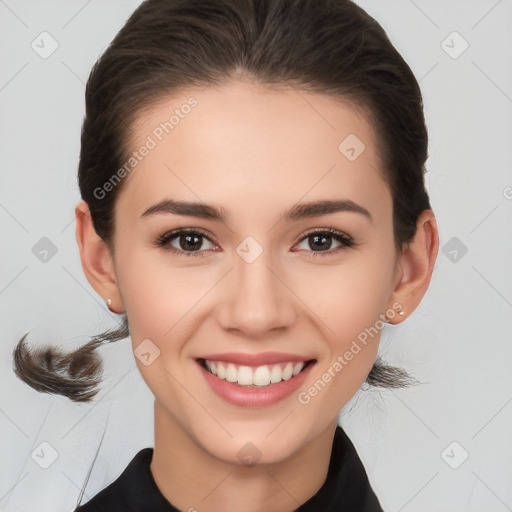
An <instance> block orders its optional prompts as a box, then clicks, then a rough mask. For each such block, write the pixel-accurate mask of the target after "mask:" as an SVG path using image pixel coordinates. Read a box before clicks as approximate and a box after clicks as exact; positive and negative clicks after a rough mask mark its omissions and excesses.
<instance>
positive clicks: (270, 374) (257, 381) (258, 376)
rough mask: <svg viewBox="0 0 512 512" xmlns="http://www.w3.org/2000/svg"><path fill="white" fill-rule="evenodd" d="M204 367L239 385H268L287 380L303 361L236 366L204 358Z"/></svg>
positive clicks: (302, 364)
mask: <svg viewBox="0 0 512 512" xmlns="http://www.w3.org/2000/svg"><path fill="white" fill-rule="evenodd" d="M205 363H206V367H207V368H208V369H209V370H210V372H211V373H213V375H217V377H218V378H219V379H226V380H227V381H228V382H237V383H238V385H239V386H268V385H269V384H276V383H278V382H281V381H282V380H289V379H291V378H292V377H295V376H296V375H298V374H299V373H300V372H301V371H302V369H303V368H304V365H305V364H306V363H305V362H303V361H300V362H297V363H293V362H288V363H281V364H274V365H264V366H258V367H257V368H254V369H253V368H251V367H250V366H237V365H234V364H233V363H227V364H226V363H223V362H221V361H208V360H207V359H205Z"/></svg>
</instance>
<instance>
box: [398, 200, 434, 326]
mask: <svg viewBox="0 0 512 512" xmlns="http://www.w3.org/2000/svg"><path fill="white" fill-rule="evenodd" d="M438 250H439V233H438V230H437V223H436V218H435V216H434V212H433V211H432V210H424V211H423V212H422V213H421V215H420V216H419V218H418V221H417V222H416V233H415V235H414V237H413V238H412V240H410V241H409V242H407V243H406V244H404V247H403V250H402V253H401V254H400V256H399V261H398V265H399V269H398V270H399V272H398V277H397V280H396V282H395V288H394V290H393V293H392V296H391V301H390V304H394V303H396V302H398V303H399V304H401V306H402V311H403V312H404V314H403V315H402V316H400V315H395V316H394V318H393V319H390V320H389V323H392V324H398V323H400V322H402V321H403V320H405V319H406V318H407V316H409V315H410V314H411V313H412V312H413V311H414V310H415V309H416V308H417V307H418V305H419V303H420V302H421V299H422V298H423V296H424V295H425V292H426V291H427V288H428V285H429V283H430V279H431V277H432V272H433V270H434V264H435V262H436V258H437V253H438ZM395 306H396V304H395ZM393 309H396V307H395V308H393Z"/></svg>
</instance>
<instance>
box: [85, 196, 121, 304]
mask: <svg viewBox="0 0 512 512" xmlns="http://www.w3.org/2000/svg"><path fill="white" fill-rule="evenodd" d="M75 217H76V241H77V243H78V248H79V250H80V260H81V261H82V268H83V270H84V273H85V276H86V277H87V280H88V281H89V283H90V284H91V286H92V287H93V288H94V289H95V290H96V292H97V293H98V295H100V296H101V297H102V298H103V300H104V301H106V300H107V299H110V300H111V301H112V304H111V305H110V306H109V309H110V311H112V312H113V313H123V312H124V311H123V309H124V306H123V301H122V298H121V294H120V292H119V288H118V286H117V279H116V275H115V271H114V261H113V258H112V254H111V253H110V249H109V248H108V246H107V244H106V243H105V242H104V241H103V240H102V239H101V238H100V237H99V236H98V234H97V233H96V231H95V229H94V226H93V223H92V218H91V212H90V210H89V206H88V205H87V203H86V202H85V201H80V202H79V203H78V205H77V206H76V208H75Z"/></svg>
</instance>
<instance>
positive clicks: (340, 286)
mask: <svg viewBox="0 0 512 512" xmlns="http://www.w3.org/2000/svg"><path fill="white" fill-rule="evenodd" d="M191 96H193V97H194V98H196V100H197V102H198V104H197V106H196V107H195V108H193V109H192V110H191V111H190V113H189V114H188V115H187V116H185V117H184V118H183V119H181V120H180V122H179V124H177V125H176V126H175V127H174V128H173V130H172V131H170V133H168V134H164V136H163V137H162V140H161V141H160V142H158V141H157V142H158V144H157V146H156V147H155V148H154V149H152V150H151V151H150V152H149V154H148V155H147V156H146V157H145V158H143V160H142V161H141V162H140V163H138V165H137V166H136V168H135V169H134V170H133V171H132V172H131V174H130V175H129V178H128V180H127V182H126V183H125V184H124V188H123V189H122V191H121V193H120V195H119V198H118V202H117V204H116V210H115V215H116V221H115V236H114V240H113V255H112V253H111V252H110V251H109V249H108V248H107V247H106V245H105V244H104V243H103V242H102V241H101V240H100V239H99V238H98V237H97V235H96V233H95V232H94V230H93V228H92V223H91V219H90V214H89V212H88V209H87V205H86V204H85V203H83V202H81V203H80V204H79V205H78V206H77V209H76V215H77V240H78V244H79V247H80V253H81V258H82V264H83V268H84V272H85V273H86V276H87V278H88V279H89V282H90V283H91V285H92V286H93V287H94V288H95V289H96V291H97V292H98V293H99V294H100V295H101V296H102V297H103V299H106V298H107V297H110V298H111V299H112V309H113V310H115V311H116V312H118V313H123V312H126V314H127V316H128V320H129V324H130V332H131V338H132V343H133V348H134V349H135V348H137V347H138V346H139V344H140V343H141V342H143V340H147V339H149V340H151V342H150V343H151V344H152V345H151V347H157V348H158V350H159V351H160V355H159V356H158V357H157V358H156V359H155V360H154V361H153V362H152V363H151V364H150V365H148V366H146V365H144V364H142V362H141V361H140V360H139V359H137V358H136V359H135V360H136V362H137V365H138V368H139V370H140V372H141V374H142V376H143V378H144V380H145V381H146V383H147V385H148V386H149V388H150V389H151V391H152V392H153V394H154V396H155V452H154V457H153V461H152V464H151V470H152V472H153V475H154V477H155V480H156V483H157V485H158V486H159V488H160V489H161V491H162V493H163V494H164V496H166V497H167V499H168V500H169V501H170V502H171V503H172V504H173V505H175V506H176V507H177V508H179V509H180V510H189V508H190V507H195V508H196V509H197V510H200V511H201V512H211V511H218V510H227V509H232V510H233V509H234V508H233V507H235V508H236V504H240V503H244V510H245V511H248V512H252V511H259V510H268V511H270V512H272V511H281V512H282V511H283V510H295V509H296V508H297V507H298V506H299V505H300V504H302V503H304V502H305V501H306V500H307V499H309V498H310V497H311V496H313V495H314V494H315V493H316V492H317V491H318V489H319V488H320V487H321V485H322V483H323V482H324V481H325V477H326V475H327V468H328V464H329V457H330V453H331V445H332V439H333V436H334V432H335V428H336V424H337V415H338V413H339V412H340V410H341V409H342V408H343V406H344V405H345V404H346V403H347V402H348V400H349V399H350V398H351V397H352V396H353V395H354V393H355V392H356V391H357V390H358V389H359V387H360V386H361V384H362V383H363V382H364V380H365V379H366V376H367V375H368V372H369V371H370V369H371V367H372V364H373V362H374V360H375V357H376V354H377V349H378V343H379V339H380V332H379V334H378V335H376V336H374V337H373V338H369V340H368V343H367V344H366V346H364V345H363V344H361V343H359V345H360V346H361V348H362V349H361V350H360V351H359V352H358V353H357V354H356V355H354V357H353V359H352V360H351V361H349V362H347V364H346V365H344V366H343V369H342V370H341V371H338V372H335V377H333V378H331V379H330V381H329V382H328V383H326V385H325V387H323V389H322V390H321V391H319V392H318V393H317V394H316V396H312V397H311V399H310V400H309V402H308V403H306V404H304V403H301V402H300V401H299V399H298V394H299V392H301V391H302V392H304V391H306V392H307V390H308V389H309V388H310V387H311V386H312V385H313V384H314V383H315V382H316V381H318V379H321V377H322V375H323V374H324V373H325V372H326V371H328V369H329V368H331V369H332V367H333V364H334V363H335V362H336V361H337V360H338V359H337V358H338V356H342V355H343V354H344V353H345V352H346V351H347V350H349V348H350V346H351V343H352V342H353V341H354V340H355V339H357V337H358V335H359V334H360V333H361V332H363V331H364V330H365V328H369V327H370V326H374V325H376V322H377V325H382V323H380V324H379V322H378V320H379V319H382V316H380V315H383V314H385V313H386V311H389V310H390V309H393V304H395V303H397V302H398V303H399V304H400V305H401V306H402V307H403V310H404V312H405V315H404V316H399V315H395V316H394V317H393V318H392V319H390V320H389V321H390V323H398V322H401V321H403V320H404V319H405V318H407V316H408V315H409V314H411V312H412V311H413V310H414V309H415V308H416V306H417V305H418V303H419V302H420V300H421V298H422V297H423V295H424V293H425V291H426V289H427V287H428V283H429V281H430V277H431V273H432V269H433V266H434V262H435V257H436V255H437V250H438V235H437V228H436V223H435V218H434V215H433V213H432V212H431V211H426V212H424V213H423V214H422V215H421V217H420V218H419V219H418V230H417V234H416V236H415V238H414V240H412V241H411V243H409V244H408V245H407V246H406V247H404V250H403V251H402V252H401V253H399V252H397V251H396V249H395V244H394V239H393V224H392V198H391V193H390V190H389V188H388V186H387V184H386V182H385V181H384V180H383V178H382V176H381V172H382V169H381V163H380V160H379V155H378V153H377V151H376V140H375V133H374V131H373V130H372V127H371V125H370V124H369V123H368V121H367V120H366V117H365V116H364V115H363V114H362V113H361V112H360V111H357V110H356V109H354V108H351V107H350V106H349V105H347V104H345V103H342V102H340V101H336V100H335V99H333V98H330V97H326V96H322V95H319V94H315V93H306V92H303V91H301V92H300V94H299V93H298V92H297V91H295V90H293V89H291V88H283V89H280V90H279V91H278V90H271V89H269V88H268V87H264V86H262V85H257V84H254V83H252V82H249V81H246V80H233V81H231V82H228V83H225V84H223V85H222V87H216V88H213V87H211V88H207V89H204V90H202V89H194V88H190V89H187V90H186V91H184V92H182V93H180V94H178V95H176V96H174V97H172V98H168V99H166V100H165V101H162V102H160V103H159V104H158V105H155V106H154V107H153V108H152V109H150V110H149V111H146V112H145V113H144V114H143V115H141V116H140V117H139V119H138V121H137V123H136V124H135V126H134V130H133V133H132V135H133V137H132V141H130V142H131V144H130V145H131V146H132V147H133V150H136V149H137V148H139V147H140V146H141V145H142V144H144V141H145V140H146V139H147V136H148V135H152V132H153V130H154V129H155V127H157V126H159V124H160V123H161V122H163V121H165V120H167V119H168V118H169V115H170V114H169V112H171V113H172V111H173V110H174V109H176V108H180V106H181V105H183V104H185V103H186V102H187V99H188V98H190V97H191ZM350 134H355V135H356V136H357V137H358V138H359V139H360V140H361V141H362V142H363V143H364V145H365V150H364V151H363V152H362V153H361V154H360V156H359V157H358V158H356V159H355V160H354V161H350V160H349V159H347V158H346V156H345V155H343V154H342V153H341V152H340V150H339V149H338V146H339V144H340V143H341V142H342V141H343V140H344V139H345V138H346V137H347V136H348V135H350ZM153 138H154V139H155V140H157V139H156V138H155V137H154V135H153ZM165 199H173V200H178V201H192V202H203V203H206V204H208V205H211V206H214V207H216V208H218V209H222V211H223V212H224V213H225V214H226V215H227V219H226V221H225V222H222V221H218V220H213V219H205V218H199V217H192V216H187V215H177V214H173V213H168V212H160V213H157V214H153V215H146V216H142V215H143V213H144V212H145V211H146V210H147V209H148V208H150V207H151V206H154V205H156V204H158V203H160V202H161V201H163V200H165ZM325 200H331V201H333V200H350V201H352V202H354V203H356V204H357V205H359V206H361V207H362V208H364V209H365V210H367V211H368V213H369V215H370V217H369V216H367V215H364V214H362V213H359V212H356V211H337V212H334V213H329V214H324V215H316V216H311V217H306V218H299V219H296V220H284V219H282V214H283V212H284V211H285V210H287V209H290V208H291V207H293V206H294V205H296V204H297V203H309V202H314V201H325ZM178 228H181V229H198V230H200V231H201V233H202V234H204V235H206V237H199V240H195V241H194V240H193V241H192V245H193V246H194V243H196V244H197V245H196V246H195V247H197V249H195V253H194V252H188V253H187V252H186V251H185V250H184V249H183V247H185V248H187V247H188V246H187V245H186V240H184V239H183V237H182V238H181V241H182V245H180V237H179V236H178V237H175V238H174V239H171V240H170V241H169V242H168V245H172V246H173V247H174V248H175V249H176V250H178V251H179V250H180V248H181V252H182V255H181V256H180V255H178V254H173V253H172V252H170V251H168V250H167V251H166V250H165V249H164V248H162V247H158V246H157V239H158V238H159V237H160V236H162V235H164V234H166V233H168V232H170V231H172V230H176V229H178ZM329 228H330V229H333V230H336V231H339V232H341V233H344V234H345V235H347V236H349V237H350V238H351V239H352V240H353V245H351V246H344V245H343V244H342V243H341V242H339V241H337V240H336V239H335V238H334V237H332V236H331V237H330V238H329V237H328V238H327V240H326V241H322V240H320V241H319V242H318V241H317V242H316V244H315V240H314V237H312V236H311V234H310V232H321V233H322V232H323V233H325V230H326V229H329ZM321 233H320V234H321ZM308 234H309V235H310V236H309V237H308V236H307V235H308ZM249 236H250V237H252V238H253V239H254V241H255V242H256V245H255V246H251V249H250V250H251V251H254V250H255V249H254V247H260V248H261V249H262V253H261V255H260V256H259V257H258V258H257V259H255V261H252V262H250V263H249V262H247V261H246V260H244V259H243V258H242V257H241V256H240V255H239V253H237V248H238V247H239V246H240V244H241V242H242V241H244V240H245V239H246V237H249ZM329 243H331V245H330V246H329ZM315 248H317V250H316V251H315V250H314V249H315ZM340 249H341V250H340ZM192 250H194V249H192ZM189 251H190V249H189ZM198 252H202V256H203V257H200V256H199V257H198V256H194V254H197V253H198ZM190 254H192V255H190ZM146 343H148V342H146ZM267 351H277V352H287V353H291V354H296V355H300V356H304V357H307V358H308V359H315V360H316V363H315V364H314V366H313V367H312V368H311V370H310V373H309V374H308V375H307V379H306V381H305V383H304V384H303V385H302V386H301V387H300V389H299V390H297V391H295V392H293V393H292V394H291V395H290V396H288V397H286V398H284V399H283V400H281V401H279V402H277V403H275V404H273V405H269V406H266V407H259V408H256V407H241V406H237V405H233V404H231V403H228V402H226V401H225V400H223V399H222V398H220V397H219V396H218V395H217V394H215V393H214V392H213V391H212V390H211V388H210V386H209V385H208V384H207V382H206V380H205V379H204V376H203V375H202V373H201V370H200V368H199V365H198V363H197V361H196V358H198V357H201V356H203V355H206V354H211V353H215V352H217V353H218V352H241V353H244V354H259V353H261V352H267ZM331 371H332V370H331ZM302 396H304V395H302ZM249 442H250V443H252V444H253V445H254V446H255V447H256V448H257V450H258V452H259V454H260V455H259V456H260V459H259V460H258V462H257V464H255V465H253V466H246V465H244V464H243V463H242V462H241V460H240V458H239V456H238V453H239V451H240V449H241V448H242V447H244V446H245V445H246V444H247V443H249Z"/></svg>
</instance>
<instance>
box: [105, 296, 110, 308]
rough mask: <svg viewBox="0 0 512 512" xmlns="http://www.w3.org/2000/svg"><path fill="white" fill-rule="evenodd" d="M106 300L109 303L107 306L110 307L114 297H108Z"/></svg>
mask: <svg viewBox="0 0 512 512" xmlns="http://www.w3.org/2000/svg"><path fill="white" fill-rule="evenodd" d="M105 302H106V304H107V308H108V309H110V306H112V299H111V298H108V299H107V300H106V301H105Z"/></svg>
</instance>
